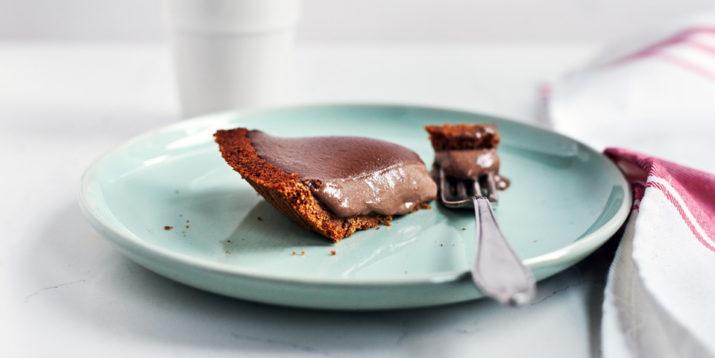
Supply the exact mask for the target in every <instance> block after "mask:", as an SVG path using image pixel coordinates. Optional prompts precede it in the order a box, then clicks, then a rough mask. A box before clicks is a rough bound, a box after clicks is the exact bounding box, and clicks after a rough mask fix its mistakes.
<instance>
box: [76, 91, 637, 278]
mask: <svg viewBox="0 0 715 358" xmlns="http://www.w3.org/2000/svg"><path fill="white" fill-rule="evenodd" d="M330 107H385V108H395V109H418V110H436V111H443V112H454V113H460V114H467V115H479V116H487V117H492V118H495V119H498V120H500V121H505V122H510V123H512V124H515V125H517V126H526V127H530V128H532V129H536V130H540V131H545V132H548V133H550V134H553V135H556V136H558V137H561V138H564V139H566V140H569V141H572V142H575V143H578V144H580V145H582V146H583V147H585V148H587V150H589V151H590V152H592V153H593V154H596V155H598V156H599V157H602V159H605V160H606V163H607V165H609V166H612V167H613V168H614V169H616V172H617V173H618V174H619V181H620V184H621V185H622V186H623V187H624V188H628V187H629V185H628V182H627V180H626V178H625V176H624V175H623V173H622V172H621V171H620V170H619V169H618V168H617V166H616V165H615V164H614V163H613V162H611V161H610V160H608V158H607V157H605V155H604V154H603V153H601V152H599V151H597V150H595V149H594V148H592V147H591V146H589V145H587V144H585V143H583V142H581V141H580V140H578V139H575V138H571V137H568V136H566V135H563V134H561V133H558V132H556V131H554V130H552V129H550V128H546V127H544V126H543V125H539V124H534V123H524V122H521V121H517V120H513V119H508V118H504V117H501V116H498V115H491V114H482V113H479V112H475V111H471V110H466V109H453V108H446V107H439V106H427V105H413V104H399V103H380V102H360V103H350V102H345V103H339V102H338V103H323V104H301V105H285V106H274V107H266V108H258V109H248V110H228V111H220V112H215V113H209V114H205V115H201V116H197V117H193V118H189V119H184V120H181V121H180V122H178V123H172V124H169V125H166V126H162V127H159V128H156V129H153V130H150V131H147V132H144V133H142V134H139V135H136V136H134V137H132V138H130V139H128V140H126V141H124V142H122V143H121V144H119V145H116V146H114V147H113V148H112V149H110V150H108V151H107V152H105V153H104V154H102V155H101V156H99V157H98V158H97V159H95V160H94V161H93V162H92V163H91V164H90V165H89V167H87V169H85V171H84V173H83V174H82V177H81V180H80V183H79V184H80V187H79V191H78V193H77V196H78V198H77V199H78V202H79V206H80V208H81V210H82V213H83V214H84V216H85V218H86V219H87V220H88V221H89V223H90V224H91V225H92V226H93V227H94V228H95V229H96V230H97V231H99V233H100V235H101V236H103V237H105V238H106V239H108V240H109V241H110V242H111V243H112V244H113V245H115V246H116V247H118V248H119V250H120V251H121V252H122V253H124V254H129V255H130V256H131V254H130V253H127V252H126V251H124V250H125V246H126V245H123V244H127V243H128V244H130V245H129V248H131V249H134V250H140V251H141V250H145V251H146V252H148V253H149V254H152V255H155V256H161V257H164V258H167V259H169V260H170V261H172V263H174V264H182V265H188V266H191V267H193V268H197V269H201V270H205V271H211V272H215V273H222V274H229V275H233V276H235V277H240V278H243V279H251V280H258V281H265V282H273V283H278V284H305V285H321V286H332V287H355V286H361V287H378V288H379V287H385V286H411V285H423V284H438V283H445V282H453V281H457V280H460V279H461V278H462V277H464V275H465V274H468V270H453V271H445V272H437V273H428V274H419V275H414V276H405V277H399V278H391V277H388V278H373V277H371V278H365V277H357V278H356V277H351V278H306V277H300V276H290V275H282V274H267V273H265V272H263V271H261V270H252V269H247V268H241V267H237V266H232V265H228V264H226V263H218V262H214V261H210V260H206V259H201V258H196V257H193V256H191V255H188V254H182V253H177V252H174V251H172V250H169V249H166V248H163V247H161V246H158V245H152V244H150V243H148V242H146V241H145V240H142V239H141V238H140V237H139V236H138V235H136V234H134V233H132V232H129V235H127V234H125V233H122V232H120V230H117V229H116V228H115V227H114V225H112V224H110V223H107V222H106V220H104V218H103V217H102V215H100V214H98V213H97V211H96V209H95V208H94V207H93V206H92V205H91V203H90V201H91V200H90V199H89V195H88V188H89V184H90V179H91V178H92V177H93V175H94V174H95V172H96V171H97V170H98V168H99V166H100V165H101V164H102V163H104V162H105V161H106V160H107V159H108V158H110V157H111V156H113V155H115V154H116V153H117V152H120V151H121V150H123V149H125V148H127V147H130V146H132V145H134V144H135V143H137V142H139V141H141V140H143V139H145V138H148V137H152V136H155V135H158V134H161V133H163V132H172V131H177V130H181V129H182V128H185V127H186V128H191V127H196V126H202V125H208V124H210V123H211V122H219V121H225V120H227V119H229V118H230V117H240V116H246V115H256V114H258V115H260V114H262V113H268V112H274V111H279V110H298V109H309V108H316V109H317V108H330ZM631 204H632V198H631V195H630V192H627V194H626V195H625V196H624V200H623V202H622V204H621V206H620V207H619V208H618V210H617V211H616V213H615V214H614V216H613V217H612V218H611V219H610V220H608V221H607V222H605V223H604V224H603V225H601V226H600V227H599V228H598V229H597V230H595V231H593V232H591V233H589V234H587V235H585V236H583V237H582V238H580V239H578V240H576V241H574V242H572V243H570V244H568V245H566V246H563V247H561V248H559V249H556V250H554V251H551V252H548V253H545V254H542V255H539V256H535V257H531V258H529V259H526V260H524V264H525V265H526V266H527V267H529V268H530V269H532V270H535V269H538V268H542V267H549V266H552V265H554V266H555V265H559V264H564V263H567V262H568V261H569V260H570V259H573V257H574V256H576V257H577V256H578V255H579V254H581V253H583V252H584V251H588V250H591V252H593V251H595V250H596V249H597V248H598V247H600V246H601V245H603V244H604V243H605V242H606V241H607V240H608V239H609V238H610V237H611V236H612V235H613V234H614V233H615V232H616V231H618V229H619V228H620V227H621V225H622V224H623V223H624V222H625V220H626V218H627V217H628V215H629V213H630V208H631Z"/></svg>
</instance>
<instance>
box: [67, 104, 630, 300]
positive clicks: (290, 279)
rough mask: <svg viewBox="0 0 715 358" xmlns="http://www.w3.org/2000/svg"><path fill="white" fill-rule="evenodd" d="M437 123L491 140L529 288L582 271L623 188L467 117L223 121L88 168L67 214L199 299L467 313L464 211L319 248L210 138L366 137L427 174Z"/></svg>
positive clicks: (521, 134)
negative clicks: (231, 133) (480, 130)
mask: <svg viewBox="0 0 715 358" xmlns="http://www.w3.org/2000/svg"><path fill="white" fill-rule="evenodd" d="M445 122H452V123H473V122H474V123H484V122H492V123H496V124H497V125H498V126H499V130H500V132H501V134H502V144H501V146H500V147H499V153H500V155H501V158H502V169H501V172H502V174H503V175H505V176H506V177H508V178H510V179H511V181H512V185H511V187H510V188H509V189H508V190H507V191H505V192H502V193H501V195H500V202H499V205H498V208H497V219H498V220H499V222H500V224H501V227H502V229H503V231H504V234H505V235H506V237H507V238H508V239H509V241H510V243H511V245H512V246H513V247H514V249H515V250H516V252H517V254H519V256H520V257H521V258H523V259H524V260H525V262H526V264H527V265H528V266H529V267H530V268H531V269H532V270H533V271H534V274H535V276H536V277H537V278H538V279H543V278H545V277H548V276H550V275H553V274H555V273H557V272H559V271H561V270H564V269H565V268H567V267H569V266H571V265H573V264H574V263H576V262H577V261H579V260H581V259H582V258H584V257H585V256H586V255H588V254H589V253H591V252H592V251H594V250H595V249H596V248H598V247H599V246H600V245H601V244H603V243H604V242H605V241H606V240H607V239H608V238H609V237H610V236H611V235H612V234H613V233H614V232H615V231H616V230H617V229H618V228H619V226H620V225H621V224H622V223H623V221H624V220H625V218H626V216H627V214H628V211H629V210H628V209H629V207H630V196H629V191H628V189H627V188H628V187H627V184H626V181H625V179H624V178H623V176H622V175H621V174H620V172H619V171H618V170H617V169H616V167H615V166H614V165H613V164H612V163H611V162H610V161H609V160H608V159H607V158H605V157H604V156H603V155H601V154H600V153H598V152H596V151H594V150H592V149H591V148H589V147H586V146H585V145H583V144H581V143H579V142H577V141H575V140H572V139H569V138H567V137H564V136H562V135H559V134H555V133H553V132H550V131H547V130H544V129H540V128H536V127H532V126H528V125H525V124H521V123H517V122H513V121H509V120H505V119H501V118H494V117H489V116H485V115H481V114H476V113H469V112H459V111H452V110H444V109H434V108H423V107H411V106H392V105H327V106H306V107H294V108H281V109H273V110H263V111H249V112H231V113H221V114H215V115H211V116H206V117H201V118H197V119H194V120H189V121H185V122H181V123H177V124H175V125H172V126H169V127H166V128H163V129H159V130H157V131H153V132H151V133H147V134H145V135H142V136H140V137H137V138H135V139H132V140H130V141H129V142H128V143H126V144H124V145H122V146H121V147H119V148H117V149H115V150H114V151H112V152H111V153H109V154H107V155H105V156H104V157H102V158H101V159H99V160H98V161H97V162H95V163H94V164H93V165H92V166H91V167H90V168H89V169H88V170H87V172H86V173H85V175H84V177H83V180H82V187H81V191H80V202H81V205H82V208H83V210H84V213H85V215H86V216H87V219H88V220H89V221H90V223H91V224H92V225H93V226H94V227H95V228H96V229H97V230H98V231H99V232H100V233H101V234H102V235H103V236H105V237H106V238H107V239H108V240H109V241H111V242H112V243H113V244H115V245H116V247H117V248H118V249H119V250H120V251H121V252H122V253H124V254H125V255H126V256H128V257H129V258H130V259H132V260H134V261H136V262H137V263H138V264H140V265H142V266H144V267H146V268H148V269H150V270H152V271H154V272H156V273H158V274H160V275H164V276H166V277H168V278H171V279H173V280H176V281H179V282H183V283H185V284H187V285H190V286H194V287H197V288H201V289H204V290H207V291H211V292H215V293H219V294H224V295H228V296H233V297H238V298H242V299H247V300H252V301H259V302H266V303H272V304H279V305H287V306H298V307H312V308H321V309H388V308H407V307H419V306H430V305H438V304H446V303H452V302H460V301H466V300H471V299H475V298H478V297H480V296H481V295H480V293H479V292H478V291H477V290H476V289H475V288H474V286H473V285H472V283H471V281H470V278H469V275H468V270H469V269H468V268H469V263H470V260H471V258H472V250H473V239H474V215H473V213H472V212H471V211H469V210H465V211H459V210H457V211H455V210H447V209H445V208H443V207H441V206H440V205H439V204H437V203H433V208H432V209H431V210H420V211H417V212H415V213H413V214H409V215H406V216H404V217H400V218H397V219H396V220H394V221H393V225H392V226H389V227H388V226H382V227H380V229H379V230H375V229H372V230H366V231H360V232H357V233H355V234H354V235H352V236H351V237H349V238H348V239H345V240H343V241H341V242H339V243H337V244H332V243H330V242H328V241H327V240H326V239H324V238H322V237H320V236H318V235H316V234H314V233H312V232H309V231H306V230H303V229H302V228H300V227H299V226H298V225H297V224H295V223H293V222H292V221H290V220H288V219H286V218H285V217H283V216H282V215H281V214H279V213H278V212H277V211H276V210H274V209H273V207H271V206H270V205H268V204H267V203H266V202H265V201H263V200H262V199H261V197H259V196H258V195H257V194H256V193H255V192H254V191H253V190H252V189H251V187H250V186H249V185H248V184H247V183H246V182H245V181H243V179H241V177H240V175H239V174H238V173H236V172H234V171H233V170H232V169H230V168H229V166H228V165H227V164H226V163H225V162H224V161H223V159H222V158H221V155H220V154H219V151H218V148H217V145H216V144H215V143H214V142H213V136H212V134H213V133H214V131H215V130H216V129H218V128H233V127H237V126H245V127H248V128H256V129H261V130H264V131H266V132H268V133H271V134H274V135H279V136H324V135H353V136H367V137H373V138H379V139H384V140H388V141H392V142H396V143H399V144H402V145H404V146H406V147H408V148H411V149H413V150H415V151H416V152H417V153H418V154H419V155H420V156H421V157H422V159H423V160H424V161H425V163H428V164H430V163H431V162H432V159H433V152H432V149H431V147H430V144H429V142H428V140H427V134H426V133H425V131H424V129H423V127H424V126H425V125H427V124H435V123H436V124H440V123H445ZM165 226H166V227H168V226H171V227H172V229H170V230H165ZM331 251H335V255H333V254H332V253H331ZM303 252H304V254H303ZM293 253H296V254H295V255H294V254H293Z"/></svg>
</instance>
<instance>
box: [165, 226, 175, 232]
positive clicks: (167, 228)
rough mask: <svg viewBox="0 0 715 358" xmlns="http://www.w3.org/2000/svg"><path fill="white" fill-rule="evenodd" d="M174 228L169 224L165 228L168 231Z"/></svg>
mask: <svg viewBox="0 0 715 358" xmlns="http://www.w3.org/2000/svg"><path fill="white" fill-rule="evenodd" d="M173 228H174V227H173V226H169V225H166V226H164V230H166V231H169V230H171V229H173Z"/></svg>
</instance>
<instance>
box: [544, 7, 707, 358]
mask: <svg viewBox="0 0 715 358" xmlns="http://www.w3.org/2000/svg"><path fill="white" fill-rule="evenodd" d="M546 105H547V113H548V114H549V120H550V121H551V122H552V123H553V125H554V127H555V128H556V129H557V130H559V131H562V132H564V133H566V134H569V135H572V136H575V137H577V138H579V139H581V140H583V141H585V142H587V143H589V144H591V145H594V146H596V147H598V148H605V147H606V146H619V147H624V148H629V149H631V150H637V151H640V152H645V153H648V154H647V155H646V154H640V153H637V152H634V151H631V150H626V149H618V148H610V149H607V150H606V154H607V155H609V156H610V157H611V158H612V159H613V160H614V161H615V162H616V163H617V164H618V165H619V166H620V167H621V169H623V170H624V172H625V173H626V174H627V177H628V179H629V180H630V181H631V183H632V184H633V189H634V208H633V211H632V213H631V216H630V218H629V220H628V223H627V226H626V230H625V234H624V236H623V238H622V241H621V244H620V246H619V249H618V252H617V254H616V259H615V260H614V263H613V265H612V266H611V270H610V273H609V277H608V283H607V287H606V292H605V299H604V303H603V321H602V348H603V355H604V356H605V357H715V223H714V220H713V216H714V215H715V176H714V175H712V174H708V173H706V172H704V171H698V170H694V169H690V168H687V167H684V166H681V165H678V164H675V163H673V162H669V161H665V160H661V159H658V158H656V157H655V156H658V157H664V158H668V159H672V160H675V161H677V162H679V163H681V164H687V165H690V166H695V167H698V168H701V169H704V170H706V171H714V170H715V17H713V16H701V17H699V18H696V19H689V20H688V21H684V22H681V23H679V24H676V25H674V26H670V27H666V28H664V29H661V30H657V31H651V32H650V33H649V34H648V35H646V36H644V37H642V38H641V39H637V40H636V41H634V42H631V43H629V44H626V45H623V46H619V47H618V48H614V49H611V50H609V51H606V53H605V55H604V56H602V57H601V58H599V59H597V60H596V61H594V62H593V63H592V64H591V65H589V66H588V67H587V68H586V69H584V70H582V71H579V72H576V73H573V74H571V75H569V76H567V77H566V78H564V79H563V80H560V81H558V82H556V83H555V84H554V85H553V86H552V87H551V89H550V91H549V95H548V97H547V103H546Z"/></svg>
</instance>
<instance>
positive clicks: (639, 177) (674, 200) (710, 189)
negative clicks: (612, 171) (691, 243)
mask: <svg viewBox="0 0 715 358" xmlns="http://www.w3.org/2000/svg"><path fill="white" fill-rule="evenodd" d="M605 154H606V155H607V156H608V157H610V158H611V159H612V160H613V161H614V162H615V163H616V165H618V167H619V168H621V170H622V171H623V173H624V174H625V175H626V178H627V179H628V181H630V182H631V183H632V185H633V187H634V203H639V202H640V199H641V198H642V196H643V192H644V191H643V189H641V188H642V186H643V182H645V183H646V185H645V190H646V191H647V190H651V189H655V190H660V191H661V192H663V194H664V195H665V197H666V198H667V199H668V201H670V203H671V204H672V205H673V206H674V207H675V208H676V210H677V211H678V212H679V213H680V216H681V217H682V219H683V221H684V222H685V224H686V225H687V226H688V227H689V228H690V230H691V231H692V233H693V235H694V236H695V237H696V238H697V239H698V241H700V242H701V243H702V244H703V245H704V246H705V247H707V248H708V249H710V250H712V251H713V252H715V223H713V216H715V175H712V174H710V173H706V172H702V171H699V170H696V169H692V168H688V167H684V166H682V165H678V164H675V163H673V162H669V161H667V160H662V159H658V158H653V157H649V156H647V155H645V154H641V153H638V152H634V151H630V150H627V149H622V148H608V149H606V151H605ZM638 183H640V185H638ZM637 188H638V189H639V190H635V189H637ZM636 205H637V204H636ZM636 209H637V208H636Z"/></svg>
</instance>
